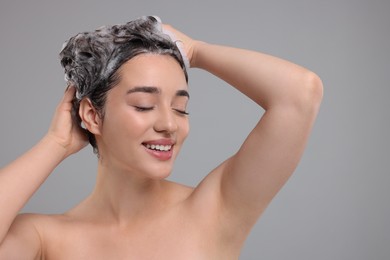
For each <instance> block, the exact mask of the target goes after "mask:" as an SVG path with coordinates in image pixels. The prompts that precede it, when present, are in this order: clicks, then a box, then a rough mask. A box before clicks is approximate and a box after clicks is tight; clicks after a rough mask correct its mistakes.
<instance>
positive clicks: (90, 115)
mask: <svg viewBox="0 0 390 260" xmlns="http://www.w3.org/2000/svg"><path fill="white" fill-rule="evenodd" d="M79 115H80V118H81V121H82V123H83V124H84V126H85V128H87V129H88V131H89V132H91V133H92V134H95V135H96V134H100V127H101V124H102V120H101V118H100V116H99V113H98V112H97V111H96V109H95V107H94V106H93V105H92V102H91V100H89V99H88V98H84V99H82V100H81V101H80V108H79Z"/></svg>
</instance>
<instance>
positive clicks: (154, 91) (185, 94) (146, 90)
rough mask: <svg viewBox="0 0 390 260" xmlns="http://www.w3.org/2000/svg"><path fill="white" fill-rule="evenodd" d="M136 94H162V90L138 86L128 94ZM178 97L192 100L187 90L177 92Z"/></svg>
mask: <svg viewBox="0 0 390 260" xmlns="http://www.w3.org/2000/svg"><path fill="white" fill-rule="evenodd" d="M136 92H142V93H149V94H159V93H161V91H160V89H159V88H157V87H153V86H136V87H134V88H131V89H129V90H128V91H127V94H131V93H136ZM176 96H177V97H187V98H188V99H189V98H190V94H189V93H188V91H187V90H184V89H180V90H178V91H176Z"/></svg>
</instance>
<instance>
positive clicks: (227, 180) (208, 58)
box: [167, 27, 322, 229]
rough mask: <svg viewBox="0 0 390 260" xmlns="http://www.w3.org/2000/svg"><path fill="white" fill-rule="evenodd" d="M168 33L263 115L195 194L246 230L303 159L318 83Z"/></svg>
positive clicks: (268, 60) (291, 69)
mask: <svg viewBox="0 0 390 260" xmlns="http://www.w3.org/2000/svg"><path fill="white" fill-rule="evenodd" d="M167 28H168V29H169V30H173V31H174V32H175V34H176V35H177V38H178V39H179V40H181V41H182V42H183V43H184V47H185V49H186V52H187V54H188V56H189V60H190V64H191V67H196V68H200V69H203V70H206V71H208V72H210V73H212V74H214V75H216V76H217V77H219V78H221V79H222V80H224V81H226V82H227V83H229V84H230V85H232V86H234V87H235V88H236V89H238V90H239V91H241V92H242V93H244V94H245V95H246V96H248V97H249V98H250V99H252V100H254V101H255V102H256V103H257V104H258V105H259V106H261V107H262V108H263V109H264V110H265V113H264V114H263V116H262V117H261V119H260V120H259V122H258V124H257V125H256V127H255V128H254V129H253V131H252V132H251V133H250V134H249V136H248V137H247V139H246V140H245V142H244V143H243V144H242V146H241V148H240V149H239V151H238V152H237V153H236V154H235V155H233V156H232V157H231V158H229V159H228V160H227V161H225V162H224V163H223V164H222V165H220V166H219V167H218V168H216V169H215V170H214V171H213V172H212V173H211V174H210V175H209V176H207V177H206V179H205V180H204V181H203V182H202V183H201V185H200V186H199V188H198V190H199V193H200V194H201V195H200V197H201V198H206V197H207V196H208V194H213V195H215V194H216V195H217V196H220V200H219V201H218V204H219V205H220V206H221V210H222V211H223V212H224V213H225V214H227V215H226V218H224V219H229V226H234V225H235V224H236V226H239V228H240V229H242V228H243V227H244V226H245V225H246V227H247V228H248V229H250V228H251V226H252V225H253V224H254V223H255V222H256V220H257V219H258V217H259V216H260V214H261V213H262V212H263V210H264V209H265V208H266V207H267V205H268V204H269V202H270V201H271V200H272V198H273V197H274V196H275V195H276V193H277V192H278V191H279V190H280V188H281V187H282V186H283V185H284V184H285V182H286V181H287V180H288V178H289V177H290V176H291V174H292V173H293V171H294V170H295V168H296V166H297V164H298V162H299V160H300V158H301V156H302V153H303V151H304V148H305V145H306V142H307V140H308V137H309V134H310V131H311V128H312V125H313V122H314V120H315V118H316V115H317V112H318V109H319V105H320V102H321V99H322V83H321V80H320V79H319V77H318V76H317V75H316V74H314V73H313V72H311V71H309V70H307V69H305V68H302V67H300V66H298V65H295V64H293V63H290V62H288V61H285V60H282V59H279V58H276V57H272V56H270V55H266V54H262V53H259V52H254V51H248V50H243V49H237V48H231V47H225V46H219V45H213V44H208V43H204V42H199V41H194V40H192V39H190V38H189V37H187V36H186V35H183V34H181V33H180V32H177V31H175V30H174V29H173V28H171V27H167ZM259 114H260V112H259ZM232 120H234V119H232ZM205 194H206V195H205Z"/></svg>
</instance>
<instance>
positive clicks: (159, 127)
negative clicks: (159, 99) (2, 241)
mask: <svg viewBox="0 0 390 260" xmlns="http://www.w3.org/2000/svg"><path fill="white" fill-rule="evenodd" d="M177 129H178V125H177V121H176V118H175V114H174V111H173V110H172V109H171V108H161V109H159V113H158V115H157V119H156V122H155V124H154V130H155V131H156V132H166V133H170V134H171V133H174V132H176V131H177Z"/></svg>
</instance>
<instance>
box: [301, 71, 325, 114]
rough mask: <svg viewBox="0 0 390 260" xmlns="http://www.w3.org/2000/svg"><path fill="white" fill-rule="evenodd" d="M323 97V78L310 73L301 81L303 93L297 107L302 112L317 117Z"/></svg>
mask: <svg viewBox="0 0 390 260" xmlns="http://www.w3.org/2000/svg"><path fill="white" fill-rule="evenodd" d="M322 97H323V84H322V80H321V78H320V77H319V76H318V75H317V74H315V73H313V72H311V71H309V72H307V73H305V75H304V76H303V78H302V81H301V91H300V93H299V95H298V97H297V99H296V107H298V108H299V109H300V111H301V112H307V113H310V114H314V115H316V114H317V112H318V110H319V107H320V104H321V101H322Z"/></svg>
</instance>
